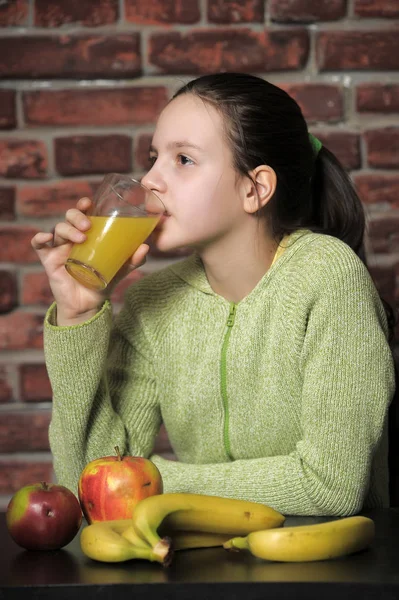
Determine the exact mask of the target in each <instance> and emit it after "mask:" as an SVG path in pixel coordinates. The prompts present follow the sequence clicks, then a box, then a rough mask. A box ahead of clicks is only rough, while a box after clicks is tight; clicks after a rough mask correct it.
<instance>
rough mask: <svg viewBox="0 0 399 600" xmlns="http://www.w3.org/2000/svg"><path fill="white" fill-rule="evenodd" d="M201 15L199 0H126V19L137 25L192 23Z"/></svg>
mask: <svg viewBox="0 0 399 600" xmlns="http://www.w3.org/2000/svg"><path fill="white" fill-rule="evenodd" d="M200 17H201V15H200V9H199V0H183V1H180V2H176V0H151V2H143V1H142V0H125V19H126V20H127V21H130V22H131V23H134V24H135V25H162V24H163V23H166V24H173V23H182V24H191V23H197V22H198V21H199V19H200Z"/></svg>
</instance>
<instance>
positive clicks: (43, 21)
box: [34, 0, 118, 27]
mask: <svg viewBox="0 0 399 600" xmlns="http://www.w3.org/2000/svg"><path fill="white" fill-rule="evenodd" d="M117 18H118V0H96V2H95V3H93V1H92V0H51V2H49V1H48V0H35V16H34V20H35V25H36V26H37V27H60V26H61V25H69V24H70V23H74V24H79V25H85V26H87V27H97V26H99V25H110V24H112V23H115V22H116V20H117Z"/></svg>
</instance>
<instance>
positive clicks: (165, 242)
mask: <svg viewBox="0 0 399 600" xmlns="http://www.w3.org/2000/svg"><path fill="white" fill-rule="evenodd" d="M152 246H153V247H154V248H155V249H156V250H157V251H158V252H162V253H165V254H167V253H169V252H170V253H173V254H174V255H176V256H178V255H183V256H186V255H187V254H190V252H191V251H192V249H191V248H188V247H187V246H184V245H183V244H181V243H180V244H179V243H176V242H175V243H173V240H171V239H170V238H169V239H168V236H167V235H166V234H165V232H164V231H162V230H160V231H154V232H153V234H152Z"/></svg>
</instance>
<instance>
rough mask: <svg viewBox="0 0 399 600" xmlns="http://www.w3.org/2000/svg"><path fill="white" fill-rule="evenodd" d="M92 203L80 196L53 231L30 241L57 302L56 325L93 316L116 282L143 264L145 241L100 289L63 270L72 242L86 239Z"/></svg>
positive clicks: (72, 323)
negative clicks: (85, 284) (87, 284)
mask: <svg viewBox="0 0 399 600" xmlns="http://www.w3.org/2000/svg"><path fill="white" fill-rule="evenodd" d="M91 206H92V202H91V200H90V199H89V198H81V199H80V200H79V201H78V202H77V204H76V208H71V209H70V210H68V211H67V213H66V219H65V221H64V222H61V223H57V225H56V226H55V229H54V232H52V233H45V232H40V233H37V234H36V235H35V236H34V237H33V238H32V241H31V244H32V247H33V249H34V250H35V251H36V253H37V255H38V257H39V259H40V261H41V263H42V265H43V267H44V269H45V271H46V274H47V277H48V279H49V283H50V288H51V291H52V294H53V296H54V300H55V301H56V303H57V324H58V325H76V324H78V323H83V322H84V321H87V320H88V319H90V318H91V317H92V316H94V315H95V314H96V313H97V312H98V310H99V309H100V307H101V305H102V304H103V302H104V300H105V299H106V298H107V297H108V296H109V294H110V292H111V291H112V289H113V288H114V287H115V285H116V284H117V283H118V282H119V281H120V280H121V279H122V278H123V277H125V276H126V275H127V274H128V273H129V272H130V271H131V270H132V268H137V267H140V266H141V265H143V264H144V263H145V260H146V255H147V252H148V249H149V248H148V246H147V244H142V245H141V246H140V247H139V248H138V249H137V251H136V252H135V254H134V255H133V256H132V258H131V259H130V260H129V261H128V262H127V263H126V264H125V265H124V266H123V267H122V268H121V269H120V271H119V273H117V275H116V276H115V278H114V279H113V281H112V284H111V285H109V286H107V288H106V289H105V290H104V291H103V292H96V291H93V290H89V289H88V288H86V287H84V286H83V285H81V284H80V283H79V282H78V281H76V279H74V278H73V277H71V275H69V273H68V272H67V271H66V269H65V262H66V260H67V258H68V256H69V253H70V251H71V248H72V245H73V244H76V243H77V244H79V243H82V242H84V241H85V239H86V235H85V231H87V230H88V229H90V221H89V219H88V218H87V217H86V214H85V213H87V212H88V211H89V209H90V208H91Z"/></svg>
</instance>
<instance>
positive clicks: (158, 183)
mask: <svg viewBox="0 0 399 600" xmlns="http://www.w3.org/2000/svg"><path fill="white" fill-rule="evenodd" d="M141 183H142V184H143V185H144V186H145V187H147V188H148V189H150V190H152V191H153V192H155V193H157V192H158V194H161V193H163V192H165V182H164V180H163V179H162V177H161V176H160V174H159V173H157V172H156V171H155V169H154V167H152V169H150V170H149V171H148V173H146V174H145V175H144V177H143V178H142V180H141Z"/></svg>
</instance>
